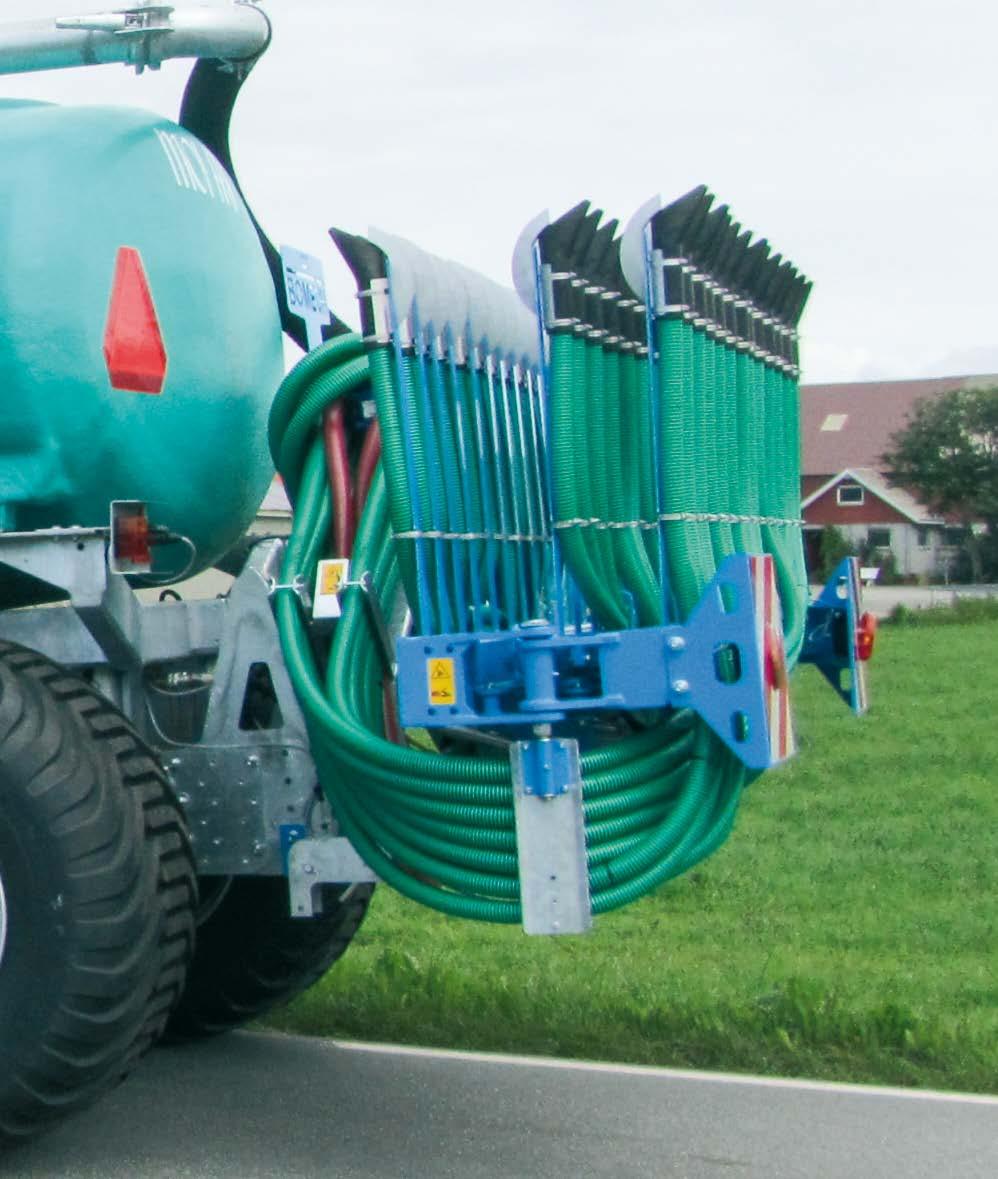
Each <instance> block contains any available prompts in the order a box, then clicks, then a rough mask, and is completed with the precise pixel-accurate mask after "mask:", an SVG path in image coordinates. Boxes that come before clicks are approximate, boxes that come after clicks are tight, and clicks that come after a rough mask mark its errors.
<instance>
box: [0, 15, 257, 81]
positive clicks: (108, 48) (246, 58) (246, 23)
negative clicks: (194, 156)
mask: <svg viewBox="0 0 998 1179" xmlns="http://www.w3.org/2000/svg"><path fill="white" fill-rule="evenodd" d="M270 35H271V29H270V21H269V20H268V18H267V16H266V14H265V13H264V12H263V11H262V10H261V9H259V8H257V7H256V5H255V4H248V3H235V4H225V5H218V4H216V5H210V6H206V5H202V6H200V7H197V8H171V7H170V6H169V5H149V4H136V5H134V6H133V7H131V8H128V9H124V10H119V11H117V12H97V13H92V14H84V15H80V16H63V17H43V18H40V19H37V20H26V21H9V22H4V23H2V24H0V74H25V73H33V72H35V71H38V70H61V69H70V68H72V67H74V66H85V65H108V64H111V63H115V62H117V63H121V64H123V65H130V66H134V67H135V69H136V70H137V71H141V70H143V69H144V68H145V67H146V66H150V67H151V68H153V69H155V68H157V67H158V66H159V65H161V64H162V62H164V61H168V60H170V59H172V58H180V57H188V58H190V57H195V58H212V59H221V60H223V61H228V62H252V61H253V60H254V59H256V58H257V57H259V56H260V54H261V53H263V51H264V50H265V49H266V48H267V46H268V45H269V44H270Z"/></svg>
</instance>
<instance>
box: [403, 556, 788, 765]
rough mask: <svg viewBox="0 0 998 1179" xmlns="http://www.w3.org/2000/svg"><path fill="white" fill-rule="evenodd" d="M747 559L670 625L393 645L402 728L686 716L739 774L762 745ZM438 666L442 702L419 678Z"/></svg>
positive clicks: (427, 679) (767, 757)
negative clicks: (726, 752)
mask: <svg viewBox="0 0 998 1179" xmlns="http://www.w3.org/2000/svg"><path fill="white" fill-rule="evenodd" d="M750 561H751V558H749V557H748V556H745V555H736V556H732V557H729V558H728V559H727V560H726V561H725V562H724V563H723V564H722V566H721V569H720V571H719V572H718V574H717V576H716V577H715V578H714V580H713V581H712V582H711V584H710V585H709V586H708V587H707V590H706V592H705V593H704V595H703V597H702V598H701V599H700V602H699V603H698V605H697V607H696V609H695V610H694V611H693V612H692V613H691V614H690V616H689V618H688V619H687V621H686V623H685V624H684V625H682V626H679V625H673V626H662V627H644V628H639V629H635V630H625V631H595V630H592V631H582V632H579V633H574V634H561V633H559V632H558V631H557V630H556V628H555V627H554V626H552V625H551V624H550V623H548V622H547V621H546V620H536V621H531V622H527V623H525V624H522V625H520V626H517V627H514V628H513V629H512V630H509V631H501V632H492V633H485V632H474V633H466V634H448V635H421V636H412V637H408V638H400V639H399V640H398V645H397V658H398V689H399V705H400V710H399V711H400V719H401V721H402V724H403V725H404V726H407V727H422V728H450V727H455V726H461V727H482V726H488V727H493V726H503V725H510V726H521V727H531V726H534V725H538V724H557V723H559V722H566V721H568V720H569V719H570V718H571V717H573V716H577V715H579V714H584V713H594V712H599V711H602V710H607V709H631V710H640V709H655V708H664V707H675V708H691V709H693V710H694V711H695V712H696V713H697V714H698V715H699V716H700V717H702V719H703V720H704V721H705V722H706V723H707V724H708V725H709V726H710V727H711V728H712V729H713V730H714V732H715V733H716V734H717V736H718V737H719V738H720V739H721V740H722V741H723V742H724V743H725V745H727V746H728V748H729V749H730V750H731V751H732V752H733V753H734V754H735V755H736V756H737V757H738V758H740V759H741V761H742V762H744V763H745V765H747V766H749V767H750V768H751V769H757V770H761V769H768V768H769V767H771V766H772V765H774V764H776V762H777V760H778V758H776V756H775V755H774V754H773V752H772V749H771V744H770V735H769V722H768V712H767V683H766V667H765V657H764V653H763V652H762V651H760V650H759V643H758V638H757V635H758V631H759V617H760V614H761V613H762V611H763V610H764V603H762V602H760V601H757V600H756V596H755V592H754V589H753V579H752V573H751V565H750ZM440 660H445V661H447V664H446V667H447V671H446V678H447V680H448V693H447V695H448V697H450V698H451V699H452V700H453V702H452V703H444V704H441V703H434V701H433V697H432V692H433V683H432V680H431V674H432V671H433V669H438V668H439V661H440Z"/></svg>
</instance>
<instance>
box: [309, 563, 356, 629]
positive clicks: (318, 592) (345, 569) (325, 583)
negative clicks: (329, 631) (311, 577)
mask: <svg viewBox="0 0 998 1179" xmlns="http://www.w3.org/2000/svg"><path fill="white" fill-rule="evenodd" d="M349 580H350V562H349V561H348V560H347V559H346V558H345V557H336V558H333V559H332V560H328V561H320V562H319V564H318V567H317V569H316V571H315V602H314V605H313V607H312V617H313V618H317V619H318V618H339V616H340V614H341V608H340V596H339V595H340V590H341V589H342V588H343V584H344V582H346V581H349Z"/></svg>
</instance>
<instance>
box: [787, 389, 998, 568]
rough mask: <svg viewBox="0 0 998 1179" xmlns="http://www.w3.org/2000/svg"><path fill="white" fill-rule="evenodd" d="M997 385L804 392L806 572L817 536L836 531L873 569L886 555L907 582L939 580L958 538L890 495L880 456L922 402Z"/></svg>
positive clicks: (908, 498) (924, 511)
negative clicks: (864, 552)
mask: <svg viewBox="0 0 998 1179" xmlns="http://www.w3.org/2000/svg"><path fill="white" fill-rule="evenodd" d="M996 384H998V375H993V376H974V377H939V378H932V379H929V380H921V381H863V382H861V383H856V384H836V385H804V386H803V387H802V388H801V451H802V454H801V475H802V478H801V500H802V504H801V506H802V509H803V517H804V544H805V548H806V550H807V555H808V565H809V566H810V567H811V568H814V566H815V565H816V564H817V556H818V545H819V543H820V538H821V530H822V528H824V527H825V526H827V525H829V524H834V525H835V526H836V527H837V528H839V529H841V531H842V532H843V533H844V534H845V535H846V536H847V537H848V538H849V540H850V541H851V542H852V543H853V544H854V545H855V546H856V547H857V549H865V550H867V551H868V553H869V563H870V564H877V563H878V555H879V558H880V559H882V558H883V557H884V556H886V554H887V553H888V552H890V553H893V555H894V560H895V562H896V565H897V571H898V573H900V574H902V575H904V576H923V577H926V576H927V577H941V576H943V575H944V574H945V572H946V571H947V569H948V567H950V566H951V564H952V562H953V559H954V557H955V555H956V552H957V548H958V545H959V540H960V530H959V529H956V528H953V527H952V526H951V524H950V523H949V522H947V521H946V520H944V519H942V518H941V517H939V516H937V515H935V514H934V513H932V512H931V511H930V510H929V509H928V508H927V507H926V506H925V505H924V504H922V503H920V502H919V500H918V499H917V498H916V497H915V496H914V495H912V494H910V493H909V492H907V491H904V490H903V489H901V488H897V487H892V486H891V485H890V484H889V483H888V482H887V479H886V477H885V473H884V464H883V462H882V459H881V456H882V455H883V454H884V452H885V451H887V450H889V449H890V446H891V437H892V435H894V434H896V433H897V432H898V431H899V430H901V429H903V428H904V426H905V425H906V423H907V421H908V419H909V417H910V416H911V414H912V413H913V411H914V409H915V406H916V405H917V404H918V403H919V402H920V401H923V400H926V399H930V398H934V397H940V396H942V395H943V394H945V393H951V392H954V391H956V390H960V389H971V388H978V387H980V386H982V385H996Z"/></svg>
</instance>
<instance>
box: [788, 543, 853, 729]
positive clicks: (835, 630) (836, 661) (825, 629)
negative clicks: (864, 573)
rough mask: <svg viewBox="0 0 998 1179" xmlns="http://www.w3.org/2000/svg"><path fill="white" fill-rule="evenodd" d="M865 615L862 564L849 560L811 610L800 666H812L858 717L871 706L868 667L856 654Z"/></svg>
mask: <svg viewBox="0 0 998 1179" xmlns="http://www.w3.org/2000/svg"><path fill="white" fill-rule="evenodd" d="M862 614H863V599H862V589H861V584H860V578H859V561H858V559H857V558H856V557H846V558H845V560H843V561H842V562H840V564H839V565H838V566H837V567H836V569H835V572H834V573H833V574H832V576H831V577H830V578H829V579H828V581H827V582H826V584H825V587H824V589H823V590H822V591H821V593H820V594H819V595H818V596H817V598H815V600H814V601H813V602H812V603H811V605H810V606H809V607H808V611H807V622H806V625H805V630H804V647H803V649H802V651H801V654H800V659H799V662H800V663H813V664H814V665H815V666H816V667H817V669H818V670H819V671H820V672H821V674H822V675H823V676H824V677H825V679H826V680H828V682H829V683H830V684H831V685H832V687H833V688H834V689H835V691H836V692H837V693H838V694H839V695H840V696H841V697H842V699H843V700H844V701H845V702H846V704H848V705H849V707H850V708H851V709H852V711H853V712H854V713H855V714H856V716H862V715H863V713H864V712H866V710H867V707H868V694H867V687H866V664H865V663H864V662H863V661H862V660H861V659H860V658H859V655H858V651H857V639H856V636H857V632H858V630H859V624H860V619H861V618H862Z"/></svg>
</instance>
